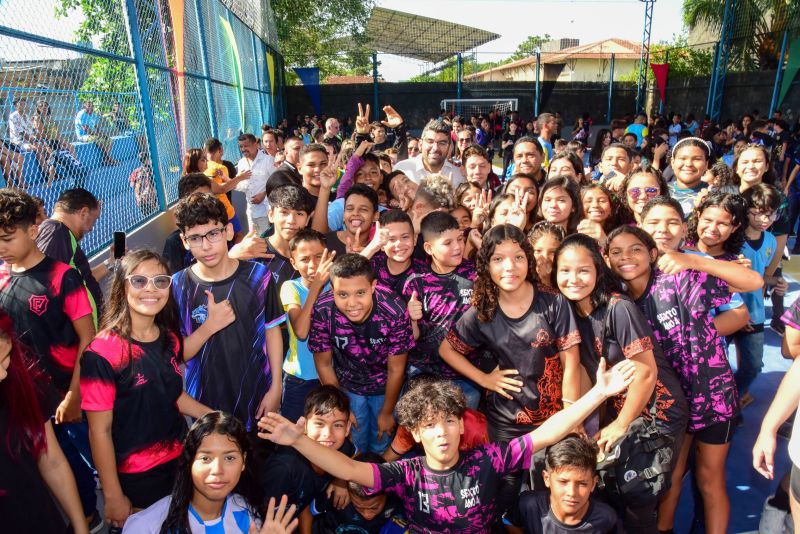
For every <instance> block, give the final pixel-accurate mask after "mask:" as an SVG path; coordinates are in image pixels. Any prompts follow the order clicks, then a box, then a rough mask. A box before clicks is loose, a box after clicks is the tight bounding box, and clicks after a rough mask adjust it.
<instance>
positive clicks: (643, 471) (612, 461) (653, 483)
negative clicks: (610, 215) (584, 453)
mask: <svg viewBox="0 0 800 534" xmlns="http://www.w3.org/2000/svg"><path fill="white" fill-rule="evenodd" d="M612 306H613V301H612V302H609V304H608V307H607V309H606V315H605V318H604V320H603V335H602V357H603V358H606V361H608V359H607V356H608V344H607V341H606V337H607V333H608V331H609V317H610V315H611V307H612ZM648 411H649V417H646V416H644V415H640V416H639V417H637V418H636V419H634V420H633V422H631V424H630V425H629V426H628V431H627V432H626V433H625V435H624V436H622V437H621V438H620V439H619V440H618V441H617V442H616V443H614V445H613V447H612V449H611V452H609V453H606V452H604V451H600V454H599V456H598V459H597V474H598V476H599V479H600V480H599V482H598V488H600V489H601V490H603V491H605V493H606V495H607V497H608V498H609V499H610V500H612V501H616V502H617V503H618V504H620V505H623V506H624V507H636V506H640V505H644V504H647V503H651V502H653V501H654V500H655V499H657V498H658V497H659V496H660V495H661V494H663V493H664V492H666V491H667V490H669V488H670V485H671V476H670V475H671V471H672V458H673V454H674V452H675V451H674V442H675V437H674V436H672V435H670V434H667V433H665V432H663V431H662V430H661V429H659V428H658V426H657V425H656V423H655V421H656V398H655V392H653V397H652V398H651V400H650V404H649V410H648Z"/></svg>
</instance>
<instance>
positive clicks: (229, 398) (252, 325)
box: [172, 193, 285, 430]
mask: <svg viewBox="0 0 800 534" xmlns="http://www.w3.org/2000/svg"><path fill="white" fill-rule="evenodd" d="M175 221H176V223H177V225H178V229H179V230H180V231H181V239H182V241H183V243H184V246H185V247H186V249H188V250H189V251H190V252H191V253H192V255H193V256H194V258H195V259H196V260H197V262H196V263H195V264H194V265H192V266H191V267H188V268H186V269H184V270H182V271H180V272H178V273H176V274H175V275H173V277H172V279H173V284H172V291H173V295H174V296H175V300H176V302H177V305H178V310H179V318H180V327H181V334H182V335H183V337H184V346H183V358H184V360H185V361H186V362H187V363H186V391H187V392H188V393H189V394H190V395H191V396H192V397H194V398H195V399H197V400H199V401H200V402H202V403H203V404H205V405H207V406H210V407H211V408H213V409H215V410H222V411H225V412H228V413H232V414H233V415H235V416H236V417H238V418H239V420H241V421H242V422H243V423H244V424H245V428H247V429H248V430H252V429H253V428H254V426H255V424H254V421H255V420H256V419H258V418H259V417H260V416H261V415H263V414H264V413H266V412H267V411H271V410H272V411H275V410H277V409H278V407H279V406H280V401H281V389H282V388H281V381H282V380H281V366H282V364H283V354H284V353H283V342H282V339H281V332H280V328H279V325H280V323H282V322H283V320H284V319H285V314H284V313H283V310H282V309H281V306H280V301H279V299H278V290H277V288H276V287H275V284H274V283H273V281H272V276H271V275H270V272H269V270H268V269H267V268H266V267H265V266H264V265H261V264H260V263H256V262H248V261H239V260H237V259H234V258H231V257H230V256H229V255H228V243H227V242H228V241H230V240H231V239H233V228H232V227H231V225H230V224H229V223H228V213H227V211H226V210H225V206H224V205H223V204H222V202H220V201H219V199H218V198H216V197H215V196H214V195H211V194H208V193H193V194H191V195H189V196H188V197H186V198H184V199H182V200H181V201H180V202H178V205H177V207H176V208H175Z"/></svg>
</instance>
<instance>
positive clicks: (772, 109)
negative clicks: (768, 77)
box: [769, 30, 789, 117]
mask: <svg viewBox="0 0 800 534" xmlns="http://www.w3.org/2000/svg"><path fill="white" fill-rule="evenodd" d="M788 45H789V30H784V31H783V43H781V55H780V56H778V71H777V72H776V73H775V87H773V88H772V101H771V102H770V104H769V116H770V117H772V114H773V113H774V112H775V108H776V107H778V95H779V94H780V90H781V82H782V81H783V58H785V57H786V47H787V46H788Z"/></svg>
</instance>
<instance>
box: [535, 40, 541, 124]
mask: <svg viewBox="0 0 800 534" xmlns="http://www.w3.org/2000/svg"><path fill="white" fill-rule="evenodd" d="M541 64H542V53H541V52H540V51H539V49H538V48H537V49H536V96H535V97H534V99H533V114H534V115H536V116H537V117H538V116H539V66H540V65H541Z"/></svg>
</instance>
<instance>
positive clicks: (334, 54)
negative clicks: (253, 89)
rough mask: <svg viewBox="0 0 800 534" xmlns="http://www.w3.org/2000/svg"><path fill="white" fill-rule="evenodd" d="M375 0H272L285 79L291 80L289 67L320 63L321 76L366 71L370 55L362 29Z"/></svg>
mask: <svg viewBox="0 0 800 534" xmlns="http://www.w3.org/2000/svg"><path fill="white" fill-rule="evenodd" d="M375 3H376V0H327V1H325V2H314V1H300V2H298V1H297V0H271V4H272V10H273V12H274V14H275V22H276V26H277V28H278V42H279V46H280V52H281V54H282V55H283V57H284V61H285V63H286V67H287V74H290V75H289V76H287V82H291V81H292V80H293V73H291V70H289V69H290V68H291V67H305V66H316V67H319V70H320V78H321V79H325V78H327V77H328V76H332V75H346V74H350V75H356V74H360V75H364V74H369V72H370V68H371V61H372V59H371V52H370V51H369V50H367V48H366V47H365V45H366V42H367V38H366V33H365V29H366V26H367V20H368V19H369V15H370V13H371V11H372V8H373V6H374V5H375Z"/></svg>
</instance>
